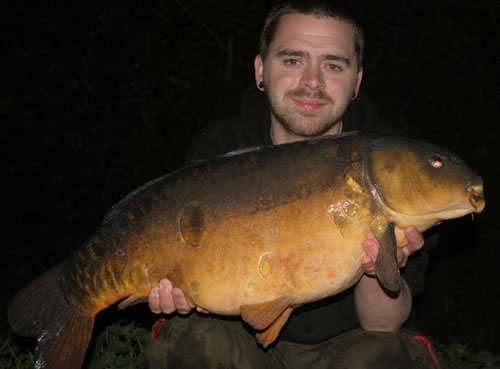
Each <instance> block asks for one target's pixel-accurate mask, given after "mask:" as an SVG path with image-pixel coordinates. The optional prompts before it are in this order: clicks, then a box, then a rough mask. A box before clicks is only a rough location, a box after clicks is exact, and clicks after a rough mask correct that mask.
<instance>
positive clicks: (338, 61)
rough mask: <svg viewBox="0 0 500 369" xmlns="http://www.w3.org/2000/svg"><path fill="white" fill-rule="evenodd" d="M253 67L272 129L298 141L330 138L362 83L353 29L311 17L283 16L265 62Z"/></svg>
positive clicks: (260, 59)
mask: <svg viewBox="0 0 500 369" xmlns="http://www.w3.org/2000/svg"><path fill="white" fill-rule="evenodd" d="M254 66H255V78H256V82H257V84H258V83H259V82H260V81H264V85H265V87H264V91H265V92H266V94H267V97H268V99H269V102H270V105H271V113H272V115H271V120H272V124H279V125H281V127H283V128H284V129H285V130H286V131H288V132H290V133H291V134H294V135H297V136H302V137H314V136H319V135H322V134H325V133H329V130H331V129H332V127H334V126H336V125H337V123H339V122H341V120H342V116H343V114H344V112H345V110H346V109H347V106H348V104H349V102H350V101H351V99H352V97H353V95H356V94H357V93H358V89H359V86H360V83H361V79H362V70H358V68H357V57H356V52H355V49H354V32H353V28H352V26H351V25H350V24H349V23H347V22H345V21H343V20H341V19H337V18H327V17H321V18H318V17H315V16H313V15H304V14H288V15H285V16H283V17H282V18H281V20H280V23H279V25H278V27H277V29H276V33H275V35H274V39H273V41H272V42H271V44H270V45H269V50H268V53H267V56H266V58H265V60H262V58H261V57H260V55H258V56H257V57H256V58H255V64H254Z"/></svg>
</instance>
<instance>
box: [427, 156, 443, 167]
mask: <svg viewBox="0 0 500 369" xmlns="http://www.w3.org/2000/svg"><path fill="white" fill-rule="evenodd" d="M429 163H430V164H431V166H432V167H433V168H436V169H439V168H441V167H442V166H443V165H444V161H443V158H441V157H440V156H439V155H431V156H430V158H429Z"/></svg>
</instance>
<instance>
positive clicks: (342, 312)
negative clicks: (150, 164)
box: [146, 2, 445, 368]
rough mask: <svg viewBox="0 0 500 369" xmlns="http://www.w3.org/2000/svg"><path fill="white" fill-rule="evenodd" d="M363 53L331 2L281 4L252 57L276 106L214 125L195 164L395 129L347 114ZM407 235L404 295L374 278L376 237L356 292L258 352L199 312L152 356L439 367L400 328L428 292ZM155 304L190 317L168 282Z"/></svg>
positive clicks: (299, 317)
mask: <svg viewBox="0 0 500 369" xmlns="http://www.w3.org/2000/svg"><path fill="white" fill-rule="evenodd" d="M363 48H364V38H363V33H362V30H361V29H360V28H359V26H358V25H357V24H356V23H355V22H354V21H353V20H352V19H351V18H350V17H349V16H348V15H346V14H344V13H342V12H341V11H339V10H335V9H332V8H331V7H330V6H329V5H324V4H320V3H318V4H315V3H314V4H313V2H308V3H307V4H292V3H290V4H280V5H278V6H276V7H275V8H273V9H272V10H271V11H270V13H269V15H268V17H267V19H266V22H265V25H264V28H263V31H262V34H261V39H260V50H259V55H257V56H256V58H255V61H254V67H255V81H256V85H257V88H258V90H260V91H262V92H264V93H265V96H266V97H267V101H268V106H269V108H267V107H262V103H256V104H253V106H254V109H249V110H248V111H247V112H245V111H242V115H241V116H240V117H239V118H238V119H232V120H228V121H225V122H221V123H219V124H217V125H215V126H211V127H209V128H208V129H206V130H205V131H204V132H202V133H201V134H200V135H199V137H198V138H197V140H195V142H194V144H193V145H192V147H191V148H190V151H189V152H188V158H189V159H190V160H197V159H204V158H207V157H210V156H212V155H217V154H223V153H225V152H229V151H232V150H235V149H238V148H242V147H247V146H261V145H270V144H274V145H278V144H284V143H289V142H293V141H298V140H303V139H306V138H311V137H319V136H323V135H327V134H338V133H341V132H343V131H349V130H354V129H357V130H371V131H379V132H382V133H388V132H391V131H394V130H391V128H390V127H387V126H385V125H383V124H381V123H379V122H378V121H376V120H373V121H371V120H363V119H359V117H358V119H357V120H356V119H353V117H355V116H356V114H358V115H359V113H356V112H355V111H354V108H353V110H352V111H349V110H348V108H349V106H350V104H351V103H352V102H353V101H354V100H355V99H356V98H357V97H358V93H359V88H360V85H361V81H362V78H363V68H362V60H363ZM359 103H360V104H361V105H362V102H361V101H360V102H359ZM264 106H265V105H264ZM256 111H257V113H256ZM348 115H349V117H350V119H348V118H347V116H348ZM405 234H406V236H407V239H408V244H407V245H406V246H405V247H402V248H400V249H398V255H397V256H398V261H399V265H400V267H401V268H404V269H403V270H402V275H403V278H404V280H405V282H404V283H403V286H402V289H401V292H400V293H399V294H398V295H397V296H389V295H388V294H387V293H386V292H385V291H384V290H383V289H382V287H381V286H380V284H379V282H378V280H377V279H376V278H374V276H375V260H376V256H377V252H378V242H377V240H376V239H375V238H374V236H373V234H371V233H368V234H367V238H366V240H365V241H364V243H363V248H364V250H365V252H366V254H365V256H364V257H363V258H362V260H361V263H362V267H363V269H364V272H365V274H364V275H363V277H362V278H361V280H360V281H359V282H358V283H357V284H356V286H354V287H353V288H351V289H350V290H348V291H346V292H345V293H343V294H340V295H338V296H334V297H332V298H330V299H326V300H323V301H319V302H318V303H314V304H309V305H306V306H305V307H303V308H301V309H297V311H296V312H295V313H294V314H293V315H292V317H291V318H290V321H289V322H288V324H287V325H286V326H285V327H284V329H283V331H282V334H281V336H280V338H279V339H278V342H277V343H276V344H275V345H274V346H272V347H271V348H270V349H268V350H263V349H261V348H259V347H258V346H257V345H256V343H255V338H254V337H253V336H252V335H251V334H250V333H249V332H247V331H246V330H245V329H244V326H243V324H242V323H241V321H239V320H235V319H224V318H215V317H211V316H203V315H196V314H191V315H190V316H189V317H187V318H182V317H176V318H173V319H172V320H170V319H169V320H168V321H167V323H166V325H165V326H164V327H162V328H161V330H160V336H159V338H158V339H156V340H155V341H154V342H153V344H152V345H151V347H150V348H149V349H148V351H147V354H146V356H147V357H148V360H149V362H150V364H151V368H173V367H176V368H191V367H192V368H198V367H214V368H215V367H217V368H219V367H220V368H226V367H227V368H252V367H254V368H267V367H269V368H277V367H286V368H295V367H297V368H312V367H314V368H323V367H325V368H332V367H333V368H433V367H439V365H440V364H439V362H438V360H439V359H438V358H436V354H435V352H434V350H433V348H432V347H431V346H429V344H428V343H429V342H428V341H427V339H426V338H425V337H423V336H420V335H417V334H415V333H413V332H411V331H407V330H400V328H401V327H402V326H403V324H404V323H405V321H406V320H407V319H408V316H409V314H410V311H411V304H412V295H415V294H417V293H418V292H420V290H421V288H422V285H423V274H424V272H425V267H426V254H425V253H422V252H420V253H418V255H415V257H413V258H412V259H411V260H410V261H409V262H408V258H409V256H410V255H412V254H414V253H415V252H416V251H418V250H419V249H420V248H421V247H422V245H423V238H422V236H421V235H420V234H419V233H418V232H417V231H416V230H415V228H413V227H409V228H407V229H405ZM407 262H408V265H407ZM149 304H150V308H151V310H152V311H153V312H155V313H160V312H165V313H172V312H174V311H177V312H179V313H181V314H185V313H188V312H189V311H190V310H191V309H192V308H193V306H192V304H191V302H190V301H188V300H187V299H186V297H185V296H184V293H183V292H182V291H181V290H180V289H178V288H174V287H173V286H172V285H171V283H170V282H169V281H168V280H162V281H161V283H160V286H158V287H155V288H153V290H152V292H151V295H150V298H149ZM438 356H439V354H438ZM444 365H445V364H444V363H441V366H440V367H441V368H443V367H444Z"/></svg>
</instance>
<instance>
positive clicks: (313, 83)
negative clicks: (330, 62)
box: [301, 64, 325, 90]
mask: <svg viewBox="0 0 500 369" xmlns="http://www.w3.org/2000/svg"><path fill="white" fill-rule="evenodd" d="M301 84H302V86H303V87H309V88H310V89H313V90H316V89H323V88H324V87H325V81H324V79H323V73H322V71H321V68H320V67H319V65H316V64H309V65H307V66H306V68H304V72H303V74H302V80H301Z"/></svg>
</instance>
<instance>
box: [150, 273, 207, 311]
mask: <svg viewBox="0 0 500 369" xmlns="http://www.w3.org/2000/svg"><path fill="white" fill-rule="evenodd" d="M148 303H149V308H150V309H151V311H152V312H153V313H155V314H160V313H165V314H171V313H173V312H178V313H179V314H187V313H189V312H190V311H191V309H193V308H194V305H193V304H192V303H191V301H189V300H188V298H187V297H186V295H185V294H184V292H183V291H182V290H181V289H180V288H176V287H173V286H172V283H171V282H170V281H169V280H168V279H166V278H164V279H162V280H160V285H159V286H154V287H153V288H152V289H151V292H150V294H149V299H148ZM196 309H197V310H198V311H199V312H202V313H208V311H206V310H205V309H202V308H199V307H197V308H196Z"/></svg>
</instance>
